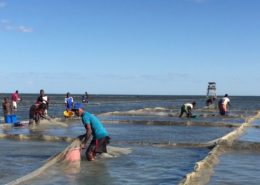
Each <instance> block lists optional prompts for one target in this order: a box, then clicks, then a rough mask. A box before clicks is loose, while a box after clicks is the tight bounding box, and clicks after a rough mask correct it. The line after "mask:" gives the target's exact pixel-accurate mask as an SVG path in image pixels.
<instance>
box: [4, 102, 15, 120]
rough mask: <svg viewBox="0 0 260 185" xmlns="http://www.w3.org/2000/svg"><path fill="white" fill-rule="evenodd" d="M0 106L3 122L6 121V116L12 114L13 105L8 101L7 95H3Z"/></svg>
mask: <svg viewBox="0 0 260 185" xmlns="http://www.w3.org/2000/svg"><path fill="white" fill-rule="evenodd" d="M2 108H3V113H4V118H5V122H7V121H6V116H8V115H11V114H13V105H12V104H11V103H10V101H9V98H8V97H4V101H3V103H2Z"/></svg>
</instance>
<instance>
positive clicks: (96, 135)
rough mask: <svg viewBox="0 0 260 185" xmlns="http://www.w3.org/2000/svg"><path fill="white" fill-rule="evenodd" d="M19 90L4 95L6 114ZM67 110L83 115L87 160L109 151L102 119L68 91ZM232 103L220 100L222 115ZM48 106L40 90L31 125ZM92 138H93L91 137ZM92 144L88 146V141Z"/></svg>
mask: <svg viewBox="0 0 260 185" xmlns="http://www.w3.org/2000/svg"><path fill="white" fill-rule="evenodd" d="M86 96H87V94H85V95H84V97H82V98H83V99H82V103H87V102H88V100H86V99H85V98H86ZM20 100H21V99H20V97H19V94H18V90H17V91H15V93H13V94H12V103H10V102H9V98H8V97H4V101H3V103H2V107H3V112H4V115H7V114H12V113H13V110H15V109H17V102H18V101H20ZM215 100H216V99H215V98H214V97H213V98H210V99H208V100H207V101H206V105H207V106H210V105H212V104H214V103H215ZM64 103H65V109H66V111H72V112H74V113H75V115H76V116H78V117H81V120H82V123H83V125H84V127H85V130H86V132H85V134H83V135H81V136H79V139H80V140H81V148H87V149H86V157H87V160H89V161H93V160H95V157H96V155H97V154H101V153H107V145H108V144H109V141H110V139H111V138H110V137H109V134H108V132H107V131H106V129H105V128H104V126H103V124H102V123H101V122H100V120H99V119H98V118H97V117H96V116H95V115H93V114H91V113H89V112H87V111H85V110H84V105H83V104H82V103H74V100H73V97H72V96H71V95H70V93H69V92H68V93H66V97H65V100H64ZM229 105H230V99H229V97H228V95H227V94H226V95H225V96H224V97H223V98H221V99H220V100H219V101H218V108H219V112H220V115H227V112H228V106H229ZM195 106H196V102H195V101H193V102H192V103H185V104H183V105H182V106H181V113H180V115H179V117H182V116H183V114H186V116H187V117H188V118H191V117H193V116H194V115H192V109H193V108H194V107H195ZM48 108H49V98H48V96H46V95H45V92H44V90H43V89H41V90H40V95H39V96H38V98H37V100H36V102H35V103H34V104H33V105H32V106H31V107H30V110H29V125H30V124H33V123H36V124H38V123H39V122H40V120H41V119H48V120H50V118H49V116H48ZM91 138H92V139H91ZM89 140H91V141H90V144H89V145H88V146H87V143H88V141H89Z"/></svg>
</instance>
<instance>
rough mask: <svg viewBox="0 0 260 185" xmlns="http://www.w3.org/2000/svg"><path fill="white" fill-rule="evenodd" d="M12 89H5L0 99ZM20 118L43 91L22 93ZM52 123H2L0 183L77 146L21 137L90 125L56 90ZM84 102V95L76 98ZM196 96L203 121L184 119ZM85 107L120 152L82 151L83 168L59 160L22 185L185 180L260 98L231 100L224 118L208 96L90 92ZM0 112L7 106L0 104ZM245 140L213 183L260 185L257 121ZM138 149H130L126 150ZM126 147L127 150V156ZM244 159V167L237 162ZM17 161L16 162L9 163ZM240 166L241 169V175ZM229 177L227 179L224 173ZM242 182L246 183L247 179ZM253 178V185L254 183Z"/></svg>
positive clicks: (79, 130)
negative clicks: (68, 113)
mask: <svg viewBox="0 0 260 185" xmlns="http://www.w3.org/2000/svg"><path fill="white" fill-rule="evenodd" d="M4 96H9V97H10V94H0V98H1V99H3V97H4ZM21 96H22V101H21V102H20V103H19V104H18V110H17V111H16V115H17V119H18V120H19V121H24V122H26V121H27V120H28V112H29V107H30V105H32V104H33V103H34V102H35V100H36V98H37V94H22V95H21ZM48 96H49V98H50V106H49V110H48V114H49V115H50V116H51V117H52V118H53V121H52V122H50V123H46V122H42V123H41V124H40V126H39V127H35V128H28V127H27V126H24V127H1V128H0V134H2V135H4V136H6V135H8V136H16V137H13V138H12V137H2V139H1V140H0V144H1V151H0V166H1V171H0V184H6V183H8V182H11V181H13V180H15V179H17V178H19V177H23V176H24V175H26V174H28V173H29V172H31V171H33V170H36V169H37V168H39V167H40V166H42V165H43V164H44V163H46V162H47V159H48V158H50V157H51V156H53V155H55V154H56V153H58V152H61V151H63V150H64V149H65V147H66V146H68V145H69V144H70V143H68V142H64V141H43V140H40V139H38V140H34V139H32V140H25V139H24V140H20V139H17V138H18V136H20V135H27V136H42V135H49V136H58V137H69V138H76V137H77V136H78V135H80V134H83V133H84V132H85V129H84V128H83V126H82V123H81V120H80V119H76V118H75V119H71V120H64V119H63V111H64V109H65V108H64V98H65V94H64V95H62V94H49V95H48ZM73 97H74V101H76V102H80V101H81V95H74V96H73ZM194 100H195V101H196V102H197V106H196V108H195V109H194V111H193V112H194V114H196V115H198V117H197V118H194V119H187V118H179V117H178V115H179V112H180V107H181V105H182V104H183V103H186V102H191V101H194ZM84 106H85V109H86V110H87V111H89V112H91V113H93V114H95V115H97V116H98V117H99V119H100V120H101V121H102V122H103V123H104V125H105V127H106V129H107V131H108V132H109V134H110V136H111V138H112V140H111V143H110V145H111V146H112V147H116V148H118V150H120V151H121V153H120V154H118V155H116V156H114V157H112V158H111V157H109V158H107V157H104V158H99V159H97V160H96V161H94V162H88V161H86V159H85V156H84V152H82V154H81V155H82V161H81V162H80V165H79V164H77V165H73V166H69V165H67V164H63V163H57V164H55V165H53V166H51V167H50V168H48V169H47V170H45V171H44V172H42V173H41V174H39V175H37V177H35V178H32V179H30V180H29V181H26V182H24V183H21V184H46V179H48V184H54V185H60V184H179V183H180V182H181V181H182V180H183V179H184V177H185V176H186V174H188V173H190V172H192V171H193V170H194V166H195V164H196V162H198V161H201V160H203V159H204V158H205V157H207V156H208V154H209V152H210V151H211V149H212V148H211V147H209V145H207V143H210V142H211V141H213V140H217V139H219V138H221V137H223V136H225V135H226V134H228V133H230V132H232V131H234V130H235V129H237V128H238V127H239V126H240V125H241V124H242V123H244V122H245V119H246V118H248V117H252V116H254V115H255V114H256V113H257V112H258V110H260V97H231V109H230V112H229V116H224V117H223V116H219V115H218V111H217V109H214V108H213V109H209V108H206V107H205V97H204V96H137V95H90V98H89V103H88V104H84ZM0 112H2V110H1V109H0ZM252 125H253V126H252V127H250V128H248V129H247V130H246V131H245V132H244V134H243V135H242V136H241V137H239V138H238V141H239V142H240V143H243V142H246V143H248V142H250V143H251V144H250V143H249V144H248V145H250V146H251V145H252V143H253V147H252V146H251V147H250V150H248V148H247V147H245V146H244V144H243V147H236V149H234V148H233V149H232V148H231V150H230V152H227V153H224V154H223V155H221V156H220V158H219V160H220V162H219V163H218V164H217V165H216V166H214V174H213V175H212V177H211V178H210V181H209V182H207V183H208V184H232V182H233V184H241V185H242V184H245V183H243V182H247V184H259V183H260V180H259V178H255V179H254V180H253V179H252V176H257V172H255V173H253V174H252V172H253V171H254V170H253V169H254V168H255V167H254V166H253V167H252V163H253V159H254V158H257V156H258V154H259V151H258V150H259V149H258V148H259V147H258V142H259V127H258V125H259V121H258V120H256V121H254V122H253V124H252ZM128 149H129V150H131V152H130V153H127V152H125V151H126V150H128ZM124 152H125V153H124ZM238 161H239V162H241V165H240V166H239V168H238V167H237V165H234V164H236V163H237V162H238ZM9 164H11V165H9ZM234 170H236V173H234ZM223 175H225V178H222V177H223ZM239 179H240V180H241V181H240V180H239ZM251 182H252V183H251Z"/></svg>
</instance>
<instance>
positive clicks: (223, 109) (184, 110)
mask: <svg viewBox="0 0 260 185" xmlns="http://www.w3.org/2000/svg"><path fill="white" fill-rule="evenodd" d="M215 101H216V98H215V97H209V98H208V99H207V100H206V106H208V107H209V106H211V105H214V104H215ZM195 106H196V102H195V101H193V102H192V103H185V104H183V105H182V106H181V113H180V115H179V117H182V116H183V114H186V116H187V117H188V118H191V117H195V115H192V109H193V108H194V107H195ZM229 106H230V99H229V97H228V94H225V96H224V97H222V98H220V99H219V101H218V109H219V114H220V115H222V116H225V115H227V113H228V107H229Z"/></svg>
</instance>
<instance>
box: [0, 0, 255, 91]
mask: <svg viewBox="0 0 260 185" xmlns="http://www.w3.org/2000/svg"><path fill="white" fill-rule="evenodd" d="M259 9H260V1H259V0H0V71H1V72H0V93H12V92H14V91H15V90H19V92H20V93H39V90H40V89H44V90H45V92H46V93H47V94H49V93H66V92H67V91H69V92H70V93H71V94H83V93H84V92H85V91H87V92H88V93H89V94H137V95H206V90H207V85H208V82H211V81H214V82H216V86H217V95H220V96H221V95H224V94H226V93H228V94H229V95H231V96H232V95H243V96H246V95H253V96H259V95H260V85H259V83H258V82H259V81H260V73H259V70H260V11H259Z"/></svg>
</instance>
